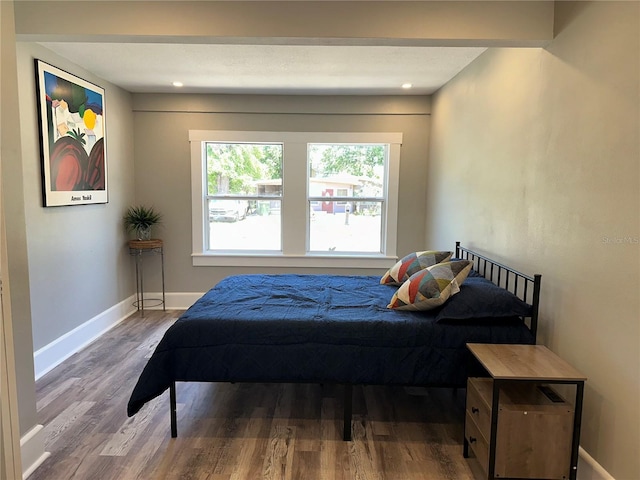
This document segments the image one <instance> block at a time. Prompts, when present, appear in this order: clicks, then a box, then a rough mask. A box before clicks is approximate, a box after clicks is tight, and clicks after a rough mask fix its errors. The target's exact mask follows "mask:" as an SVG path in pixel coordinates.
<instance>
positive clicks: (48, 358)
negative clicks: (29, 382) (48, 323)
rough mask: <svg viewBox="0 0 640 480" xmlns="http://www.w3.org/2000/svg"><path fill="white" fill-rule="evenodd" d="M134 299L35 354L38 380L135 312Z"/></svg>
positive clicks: (124, 301)
mask: <svg viewBox="0 0 640 480" xmlns="http://www.w3.org/2000/svg"><path fill="white" fill-rule="evenodd" d="M134 298H135V296H134V295H132V296H131V297H129V298H127V299H125V300H123V301H122V302H120V303H119V304H117V305H115V306H113V307H111V308H109V309H108V310H105V311H104V312H102V313H100V314H98V315H96V316H95V317H93V318H92V319H90V320H87V321H86V322H85V323H83V324H82V325H79V326H78V327H76V328H74V329H73V330H71V331H70V332H67V333H65V334H64V335H62V336H61V337H59V338H57V339H56V340H54V341H53V342H51V343H49V344H48V345H45V346H44V347H42V348H41V349H39V350H38V351H36V352H34V354H33V359H34V371H35V378H36V380H38V379H39V378H40V377H42V376H43V375H44V374H46V373H47V372H49V371H50V370H52V369H53V368H55V367H56V366H58V365H59V364H60V363H62V362H63V361H64V360H66V359H67V358H69V357H70V356H71V355H73V354H74V353H76V352H78V351H80V350H81V349H82V348H83V347H85V346H86V345H88V344H89V343H91V342H92V341H94V340H95V339H96V338H98V337H99V336H100V335H102V334H103V333H105V332H106V331H107V330H110V329H111V328H113V327H114V326H116V325H117V324H118V323H120V322H121V321H122V320H124V319H125V318H127V317H128V316H129V315H131V314H132V313H133V312H135V307H134V306H133V300H134Z"/></svg>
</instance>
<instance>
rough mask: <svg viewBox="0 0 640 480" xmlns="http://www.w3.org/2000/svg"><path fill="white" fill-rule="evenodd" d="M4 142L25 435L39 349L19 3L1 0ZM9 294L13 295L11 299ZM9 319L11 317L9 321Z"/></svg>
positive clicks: (32, 414) (12, 305) (0, 133)
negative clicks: (23, 138)
mask: <svg viewBox="0 0 640 480" xmlns="http://www.w3.org/2000/svg"><path fill="white" fill-rule="evenodd" d="M0 10H1V12H2V16H1V17H0V18H1V21H2V23H1V25H0V70H2V80H1V82H0V98H1V99H2V101H1V102H0V124H1V128H0V145H1V148H2V155H1V159H2V168H1V170H2V179H1V180H2V189H1V190H2V208H3V210H4V221H5V233H6V243H7V245H6V248H7V256H8V261H7V265H3V267H2V268H3V274H6V272H8V279H7V278H6V277H5V278H3V281H5V282H6V281H7V280H8V281H9V287H10V288H9V295H4V296H3V301H4V302H6V301H7V300H8V301H9V309H10V310H11V319H12V325H13V345H14V350H15V362H16V384H17V395H18V405H19V406H20V407H19V410H18V415H19V421H20V434H21V435H24V434H25V433H26V432H28V431H29V430H30V429H31V428H32V427H33V426H34V425H35V424H36V423H37V412H36V399H35V382H34V378H33V347H32V340H31V309H30V297H29V271H28V269H27V268H26V266H27V264H28V254H27V245H26V241H25V239H26V225H25V209H24V202H23V198H24V191H23V182H24V180H23V178H22V158H23V157H22V154H21V151H20V124H19V122H18V121H17V112H19V111H20V109H19V102H18V74H17V68H16V64H17V61H16V51H15V32H14V28H13V2H0ZM5 293H6V291H5ZM7 297H8V298H7ZM6 320H9V319H6Z"/></svg>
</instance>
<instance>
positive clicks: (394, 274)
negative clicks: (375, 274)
mask: <svg viewBox="0 0 640 480" xmlns="http://www.w3.org/2000/svg"><path fill="white" fill-rule="evenodd" d="M451 255H453V252H439V251H437V250H426V251H424V252H414V253H410V254H409V255H407V256H406V257H404V258H402V259H401V260H400V261H398V263H396V264H395V265H394V266H393V267H391V268H390V269H389V270H387V272H386V273H385V274H384V275H383V276H382V278H381V279H380V283H381V284H383V285H385V284H386V285H402V284H403V283H404V282H406V281H407V280H409V277H410V276H411V275H413V274H414V273H418V272H419V271H420V270H424V269H425V268H427V267H430V266H432V265H435V264H437V263H442V262H448V261H449V259H450V258H451Z"/></svg>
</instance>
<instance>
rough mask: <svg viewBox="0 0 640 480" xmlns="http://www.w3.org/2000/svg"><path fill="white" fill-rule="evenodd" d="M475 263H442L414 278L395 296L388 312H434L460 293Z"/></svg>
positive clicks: (413, 276) (404, 284) (402, 286)
mask: <svg viewBox="0 0 640 480" xmlns="http://www.w3.org/2000/svg"><path fill="white" fill-rule="evenodd" d="M472 265H473V263H472V262H470V261H468V260H456V261H453V262H445V263H438V264H436V265H433V266H431V267H429V268H427V269H425V270H421V271H419V272H418V273H414V274H413V275H411V277H410V278H409V280H407V281H406V282H404V283H403V284H402V285H401V286H400V288H399V289H398V290H397V291H396V293H394V295H393V297H392V298H391V302H389V305H387V308H393V309H397V310H431V309H433V308H436V307H439V306H440V305H442V304H443V303H444V302H446V301H447V300H448V299H449V298H450V297H451V296H453V295H455V294H456V293H458V292H459V291H460V285H461V284H462V282H464V280H465V279H466V278H467V275H469V272H470V271H471V267H472Z"/></svg>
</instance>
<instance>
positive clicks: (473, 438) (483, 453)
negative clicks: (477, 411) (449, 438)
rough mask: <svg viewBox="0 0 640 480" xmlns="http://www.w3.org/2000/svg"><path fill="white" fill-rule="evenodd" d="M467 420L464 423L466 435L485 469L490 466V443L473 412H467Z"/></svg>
mask: <svg viewBox="0 0 640 480" xmlns="http://www.w3.org/2000/svg"><path fill="white" fill-rule="evenodd" d="M466 415H467V421H466V422H465V423H464V436H465V438H466V439H467V442H468V443H469V447H471V450H473V453H474V454H475V457H476V459H477V460H478V463H479V464H480V466H481V467H482V469H483V470H484V471H485V473H486V472H487V470H488V466H489V444H488V442H487V440H485V438H484V437H483V436H482V433H480V430H479V429H478V426H477V425H476V422H475V420H474V418H473V417H472V416H471V413H469V412H467V414H466Z"/></svg>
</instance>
